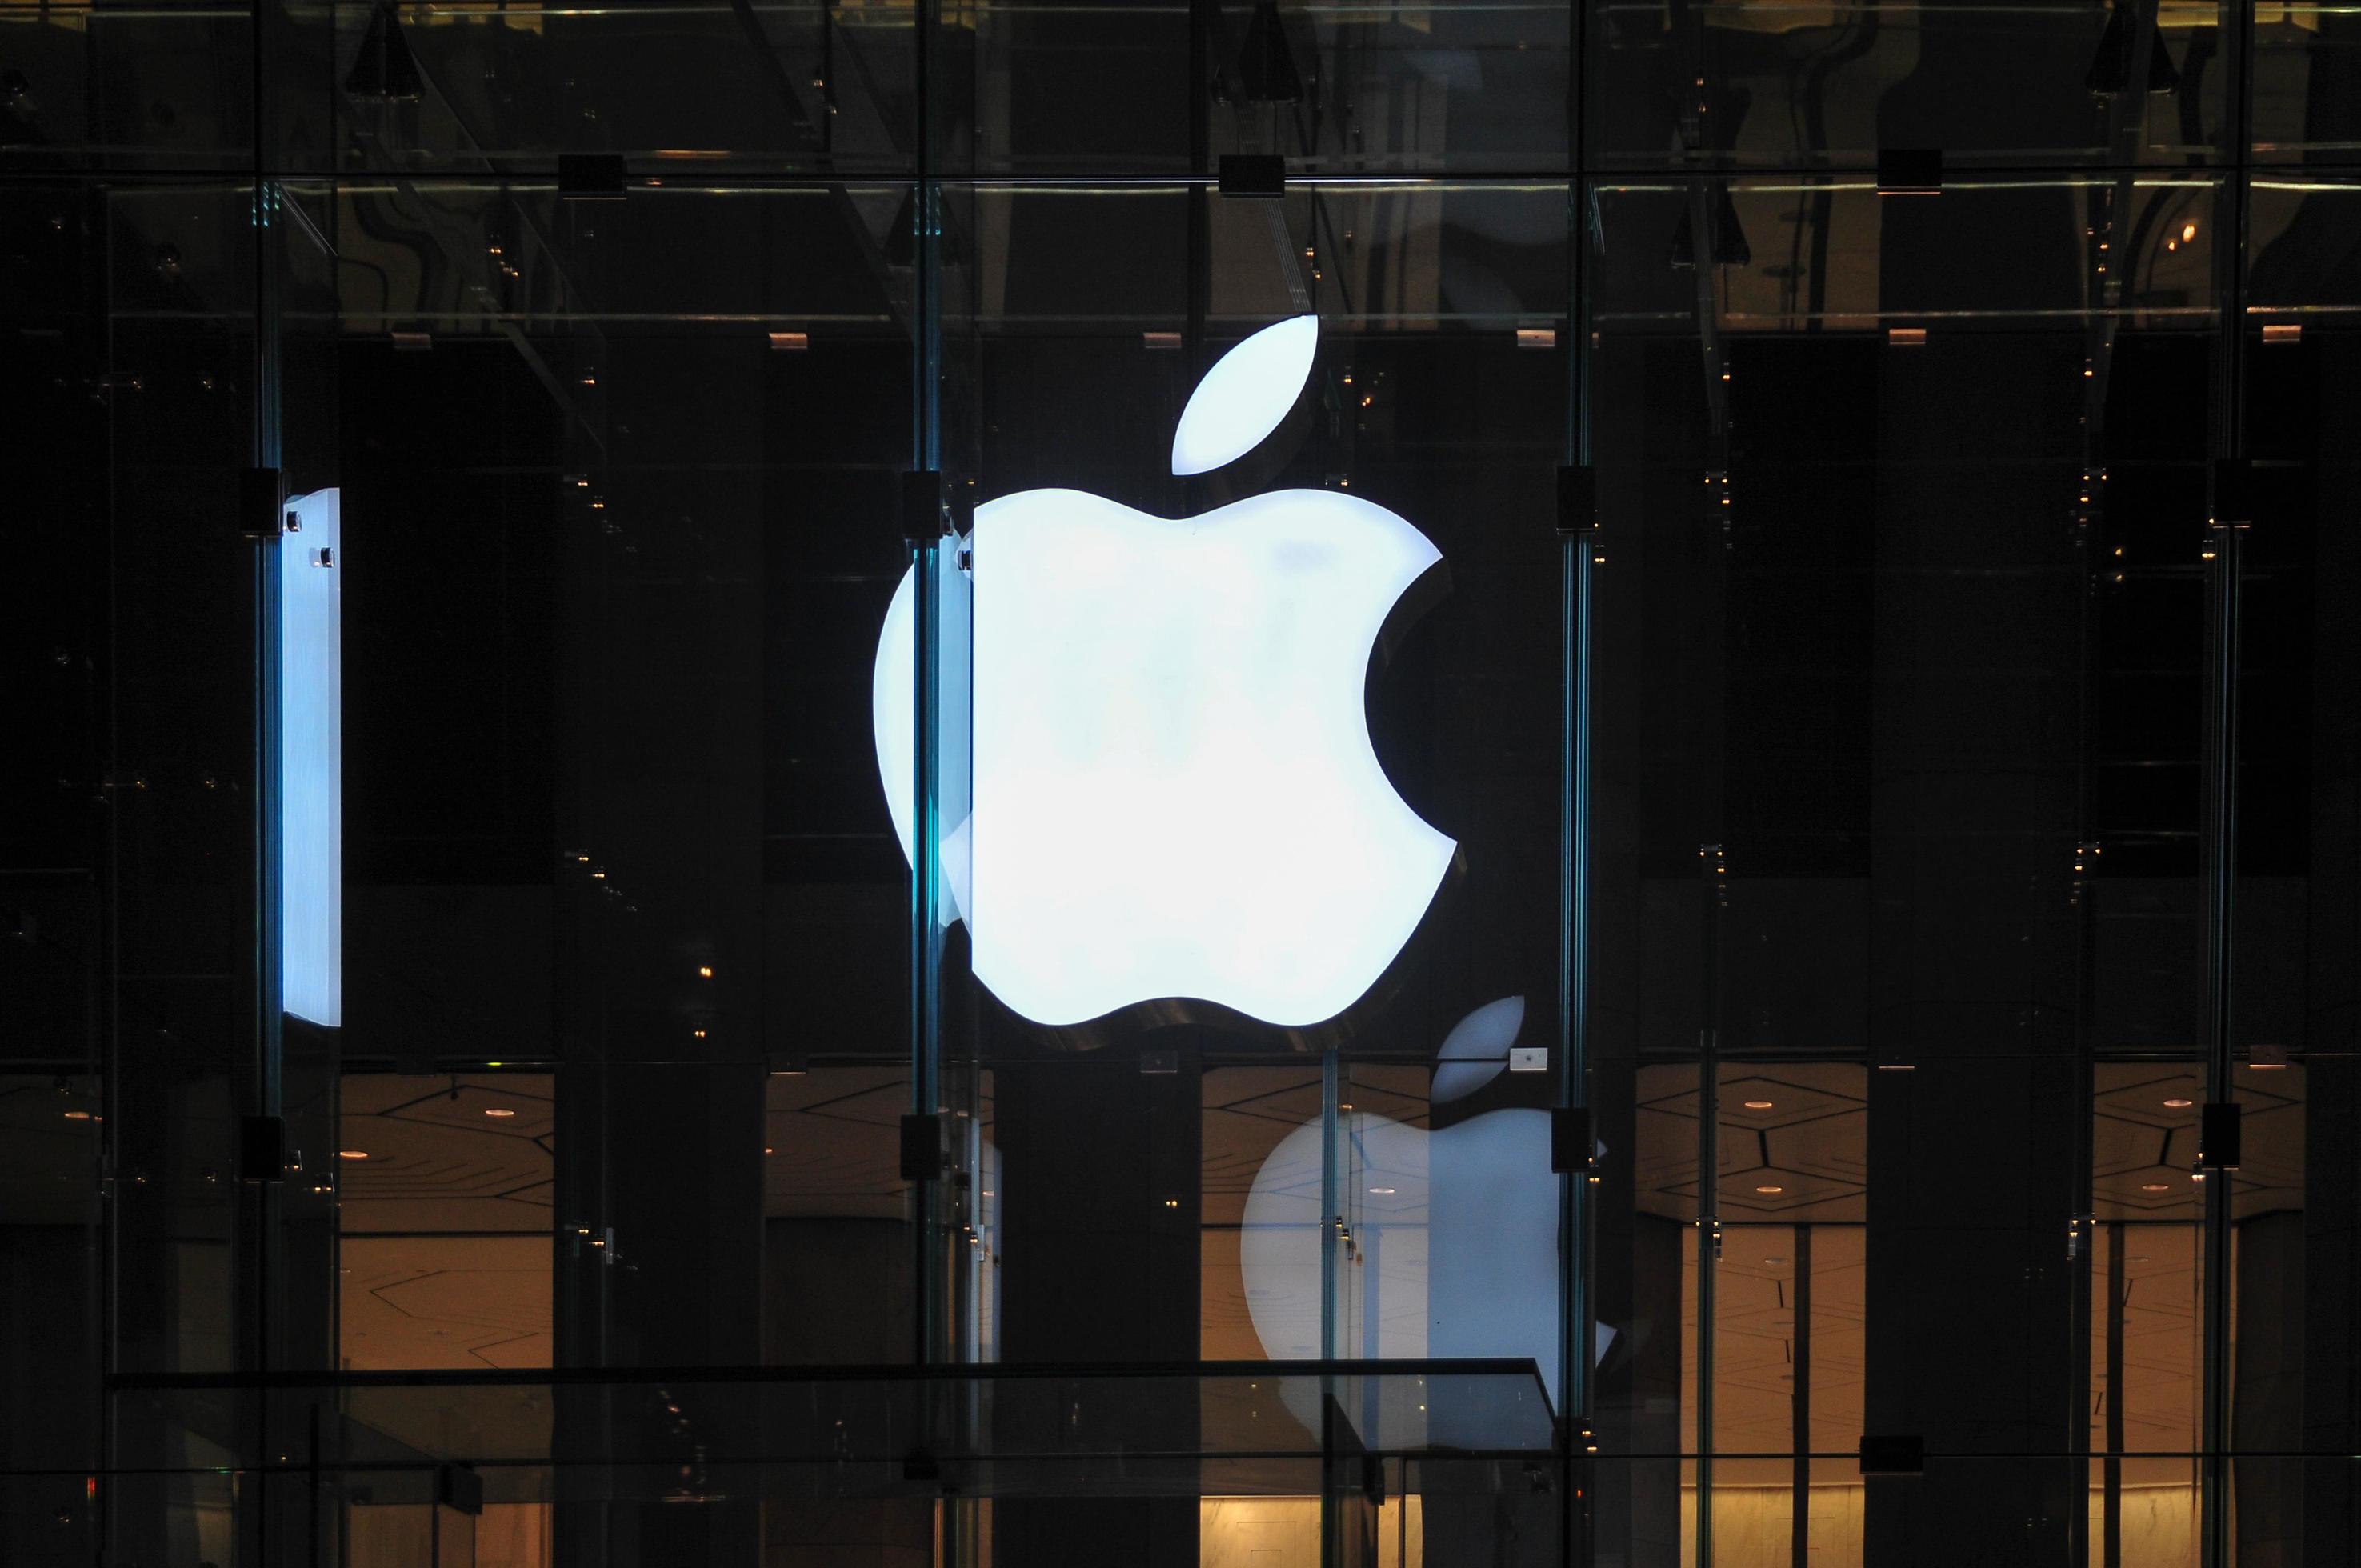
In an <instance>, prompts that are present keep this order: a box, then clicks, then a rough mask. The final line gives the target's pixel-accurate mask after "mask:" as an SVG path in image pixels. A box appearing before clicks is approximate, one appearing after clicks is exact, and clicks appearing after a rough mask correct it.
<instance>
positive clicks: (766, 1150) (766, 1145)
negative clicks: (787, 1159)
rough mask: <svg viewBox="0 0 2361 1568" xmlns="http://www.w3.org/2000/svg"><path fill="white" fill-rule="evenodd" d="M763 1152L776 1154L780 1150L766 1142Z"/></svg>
mask: <svg viewBox="0 0 2361 1568" xmlns="http://www.w3.org/2000/svg"><path fill="white" fill-rule="evenodd" d="M778 1152H779V1151H778V1150H776V1149H774V1148H773V1147H772V1146H770V1145H768V1144H764V1145H763V1153H764V1154H776V1153H778Z"/></svg>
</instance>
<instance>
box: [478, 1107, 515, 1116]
mask: <svg viewBox="0 0 2361 1568" xmlns="http://www.w3.org/2000/svg"><path fill="white" fill-rule="evenodd" d="M484 1114H485V1115H487V1116H513V1115H515V1114H516V1113H515V1112H513V1111H511V1110H510V1109H509V1108H508V1107H507V1106H505V1105H495V1106H493V1107H492V1108H491V1109H490V1110H489V1111H486V1112H485V1113H484Z"/></svg>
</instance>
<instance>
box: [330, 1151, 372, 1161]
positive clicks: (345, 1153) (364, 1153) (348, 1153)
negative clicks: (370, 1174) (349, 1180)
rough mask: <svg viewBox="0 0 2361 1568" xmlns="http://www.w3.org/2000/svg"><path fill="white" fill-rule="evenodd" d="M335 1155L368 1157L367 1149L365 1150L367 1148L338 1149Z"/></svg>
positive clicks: (354, 1157) (340, 1156) (357, 1157)
mask: <svg viewBox="0 0 2361 1568" xmlns="http://www.w3.org/2000/svg"><path fill="white" fill-rule="evenodd" d="M336 1157H337V1158H338V1159H367V1158H368V1150H367V1149H338V1150H337V1151H336Z"/></svg>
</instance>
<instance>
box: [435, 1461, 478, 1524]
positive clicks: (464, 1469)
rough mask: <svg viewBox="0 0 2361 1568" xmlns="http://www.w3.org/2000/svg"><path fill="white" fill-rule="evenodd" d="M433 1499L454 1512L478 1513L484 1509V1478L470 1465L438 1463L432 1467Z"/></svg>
mask: <svg viewBox="0 0 2361 1568" xmlns="http://www.w3.org/2000/svg"><path fill="white" fill-rule="evenodd" d="M434 1500H435V1501H436V1502H437V1503H440V1504H441V1505H442V1506H443V1507H445V1508H449V1509H451V1510H452V1511H454V1512H455V1513H462V1514H469V1515H474V1514H480V1513H482V1512H483V1511H484V1478H483V1477H482V1476H481V1475H477V1474H476V1472H475V1469H474V1467H473V1466H470V1465H466V1464H438V1465H436V1466H435V1467H434Z"/></svg>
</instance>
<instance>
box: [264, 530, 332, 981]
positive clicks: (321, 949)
mask: <svg viewBox="0 0 2361 1568" xmlns="http://www.w3.org/2000/svg"><path fill="white" fill-rule="evenodd" d="M287 510H288V511H289V512H290V513H291V515H292V517H293V520H294V521H293V524H292V526H291V532H287V533H284V534H281V535H280V539H279V546H278V547H279V564H280V575H279V836H280V857H281V858H280V873H279V874H280V883H279V920H280V938H281V939H280V1007H281V1008H283V1009H284V1010H285V1011H287V1012H289V1013H292V1014H295V1015H296V1016H297V1017H299V1018H309V1019H310V1020H311V1021H312V1022H313V1023H314V1024H326V1025H339V1024H342V1023H343V1022H344V1017H345V865H344V861H345V742H344V726H345V696H344V683H345V653H344V593H343V584H344V576H345V552H344V531H343V526H342V525H343V512H344V507H343V495H342V492H340V491H337V490H315V491H313V493H312V494H310V495H308V496H299V497H297V498H296V499H293V500H291V501H289V502H288V503H287Z"/></svg>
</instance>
